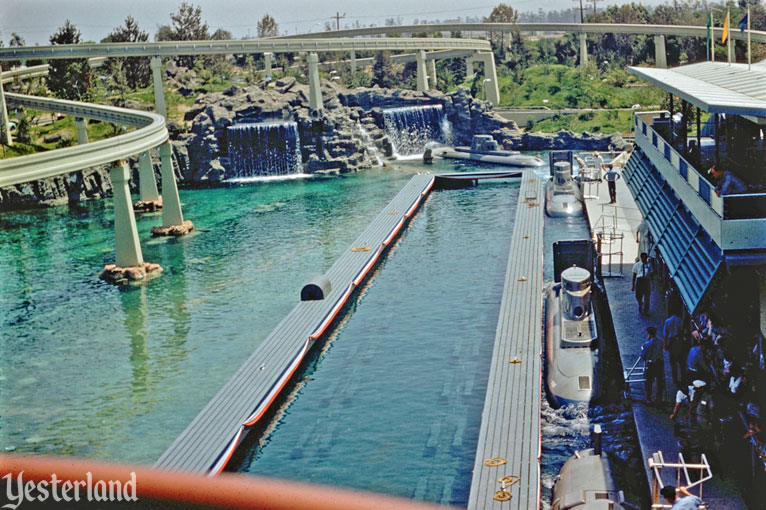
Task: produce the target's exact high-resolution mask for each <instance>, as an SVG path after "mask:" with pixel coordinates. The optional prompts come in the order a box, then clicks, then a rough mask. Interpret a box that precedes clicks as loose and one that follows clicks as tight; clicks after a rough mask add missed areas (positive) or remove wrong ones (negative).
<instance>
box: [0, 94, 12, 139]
mask: <svg viewBox="0 0 766 510" xmlns="http://www.w3.org/2000/svg"><path fill="white" fill-rule="evenodd" d="M0 143H2V144H3V145H7V146H9V147H10V146H11V145H12V144H13V137H12V136H11V124H10V121H9V119H8V108H7V107H6V105H5V92H4V91H3V82H2V80H0Z"/></svg>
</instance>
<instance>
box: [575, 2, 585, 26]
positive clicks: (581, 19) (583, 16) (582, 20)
mask: <svg viewBox="0 0 766 510" xmlns="http://www.w3.org/2000/svg"><path fill="white" fill-rule="evenodd" d="M572 1H574V2H576V1H577V0H572ZM580 23H585V14H583V7H582V0H580Z"/></svg>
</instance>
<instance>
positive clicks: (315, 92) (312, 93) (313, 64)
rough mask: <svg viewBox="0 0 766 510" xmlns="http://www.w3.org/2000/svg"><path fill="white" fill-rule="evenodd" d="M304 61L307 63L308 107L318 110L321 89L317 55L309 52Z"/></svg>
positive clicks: (320, 104)
mask: <svg viewBox="0 0 766 510" xmlns="http://www.w3.org/2000/svg"><path fill="white" fill-rule="evenodd" d="M306 61H307V62H308V63H309V108H311V109H312V110H314V111H319V110H321V109H322V90H321V88H320V84H319V55H317V54H316V53H309V55H308V58H307V59H306Z"/></svg>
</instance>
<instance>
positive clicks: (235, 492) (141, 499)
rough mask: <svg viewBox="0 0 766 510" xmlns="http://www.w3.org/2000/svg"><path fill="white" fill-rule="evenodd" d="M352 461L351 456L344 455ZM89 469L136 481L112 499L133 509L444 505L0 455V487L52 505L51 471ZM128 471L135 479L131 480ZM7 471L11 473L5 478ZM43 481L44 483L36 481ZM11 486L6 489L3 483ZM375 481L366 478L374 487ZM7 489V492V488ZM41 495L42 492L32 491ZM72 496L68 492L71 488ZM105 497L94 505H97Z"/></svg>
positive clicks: (82, 474) (96, 475) (418, 509)
mask: <svg viewBox="0 0 766 510" xmlns="http://www.w3.org/2000/svg"><path fill="white" fill-rule="evenodd" d="M349 460H350V461H353V459H349ZM88 473H90V479H91V480H92V484H95V483H96V482H97V481H98V480H104V481H105V482H109V481H112V482H117V481H119V482H120V484H121V485H122V486H123V487H124V486H125V484H126V483H127V482H130V481H131V479H134V480H135V496H136V497H137V501H136V502H125V501H123V502H115V503H114V504H115V505H121V506H125V507H131V506H134V507H135V508H167V507H178V508H220V509H243V508H258V509H262V510H378V509H380V510H384V509H385V510H391V509H407V510H410V509H411V510H444V509H445V508H447V507H443V506H438V505H434V504H428V503H423V502H418V501H411V500H406V499H400V498H394V497H390V496H383V495H378V494H372V493H369V492H362V491H355V490H348V489H338V488H331V487H324V486H319V485H311V484H307V483H301V482H290V481H285V480H276V479H269V478H263V477H256V476H249V475H239V474H234V473H222V474H221V475H219V476H218V477H216V478H208V477H206V476H200V475H198V474H189V473H181V472H170V471H157V470H153V469H150V468H147V467H143V466H132V465H126V464H112V463H107V462H100V461H91V460H86V459H74V458H66V457H47V456H22V455H0V491H1V493H2V495H3V497H2V498H0V500H2V501H5V500H6V499H7V497H6V496H8V495H9V494H13V495H14V497H15V496H16V495H17V494H18V490H17V488H18V484H17V482H18V481H19V480H21V481H23V484H24V485H27V484H29V483H30V482H33V483H34V484H36V485H38V486H40V487H46V489H47V491H48V493H49V495H48V497H47V498H46V500H45V501H41V500H38V499H35V500H34V501H23V502H21V504H20V505H19V508H22V509H23V508H38V507H41V506H47V505H55V504H56V503H55V502H54V501H53V499H52V496H51V495H50V492H51V485H50V484H51V482H52V480H53V475H54V474H55V476H56V479H57V480H59V486H60V485H61V484H62V483H64V482H65V481H69V482H72V483H74V482H80V481H84V480H87V478H88ZM132 473H135V477H133V478H132ZM9 475H10V476H9ZM41 482H45V483H41ZM9 484H12V485H11V487H8V485H9ZM375 485H376V479H375V478H372V479H371V480H370V488H371V489H374V488H375ZM9 491H12V492H9ZM85 493H86V491H85V489H80V501H79V505H82V506H87V507H89V508H94V503H93V502H92V501H91V502H88V501H87V500H86V498H85V497H84V496H83V495H84V494H85ZM33 494H34V495H35V496H40V495H41V494H42V492H33ZM70 495H71V491H70ZM58 505H61V506H62V507H65V508H72V507H74V506H79V505H78V503H77V502H76V501H70V502H61V503H58ZM107 505H109V502H108V501H106V502H105V501H102V502H98V503H95V507H98V508H102V507H104V506H107Z"/></svg>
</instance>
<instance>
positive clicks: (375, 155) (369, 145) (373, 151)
mask: <svg viewBox="0 0 766 510" xmlns="http://www.w3.org/2000/svg"><path fill="white" fill-rule="evenodd" d="M356 127H357V129H358V130H359V136H360V138H361V139H362V141H363V142H364V143H365V145H366V147H365V150H366V151H367V155H368V156H370V159H371V160H373V161H374V162H375V166H381V165H382V164H383V159H381V157H380V152H379V151H378V148H377V147H375V143H374V142H373V140H372V137H371V136H370V133H368V132H367V130H366V129H364V128H363V127H362V123H361V122H359V121H356Z"/></svg>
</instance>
